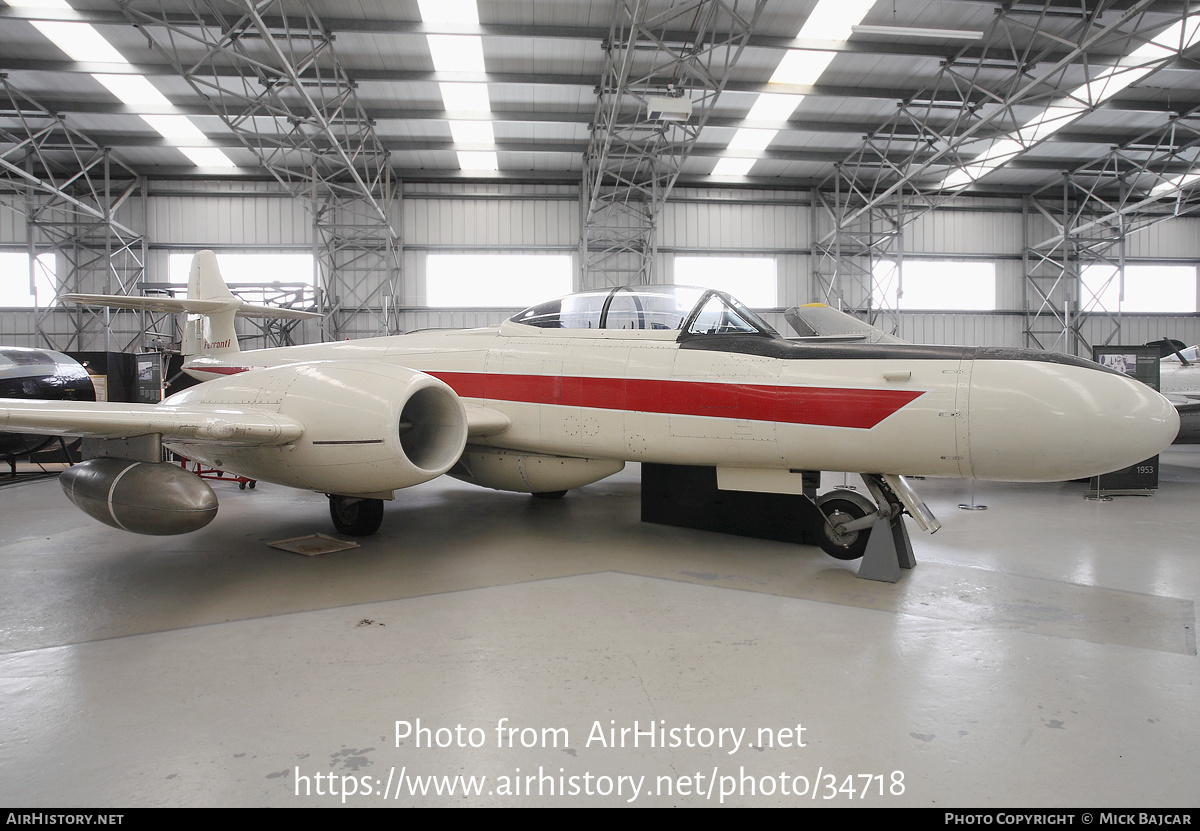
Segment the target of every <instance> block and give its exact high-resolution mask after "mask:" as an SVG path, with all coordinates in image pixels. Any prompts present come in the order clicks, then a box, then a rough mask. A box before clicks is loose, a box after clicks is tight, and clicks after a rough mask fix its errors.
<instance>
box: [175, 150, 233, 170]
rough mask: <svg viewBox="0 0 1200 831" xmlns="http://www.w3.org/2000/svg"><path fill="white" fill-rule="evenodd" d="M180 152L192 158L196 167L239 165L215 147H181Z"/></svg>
mask: <svg viewBox="0 0 1200 831" xmlns="http://www.w3.org/2000/svg"><path fill="white" fill-rule="evenodd" d="M179 152H180V153H182V154H183V155H185V156H187V157H188V158H189V159H191V160H192V164H194V165H196V167H237V165H235V164H234V163H233V160H232V159H230V158H229V157H228V156H226V155H225V154H224V153H222V152H221V151H220V150H218V149H217V148H215V147H180V148H179Z"/></svg>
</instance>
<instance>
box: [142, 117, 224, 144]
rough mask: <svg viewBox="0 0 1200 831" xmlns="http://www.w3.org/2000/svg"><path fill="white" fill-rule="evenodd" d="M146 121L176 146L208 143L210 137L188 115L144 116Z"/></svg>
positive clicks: (143, 118)
mask: <svg viewBox="0 0 1200 831" xmlns="http://www.w3.org/2000/svg"><path fill="white" fill-rule="evenodd" d="M142 121H145V122H146V123H147V124H149V125H150V126H151V127H153V128H154V129H155V131H156V132H157V133H158V134H159V135H160V136H162V137H163V138H165V139H167V140H169V141H173V142H175V143H176V144H187V143H189V142H196V141H199V142H200V143H201V144H203V143H204V142H206V141H208V136H206V135H204V133H203V131H201V129H200V128H199V127H197V126H196V125H195V124H193V123H192V120H191V119H190V118H188V117H187V116H186V115H143V116H142Z"/></svg>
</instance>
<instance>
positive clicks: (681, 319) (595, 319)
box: [509, 286, 779, 338]
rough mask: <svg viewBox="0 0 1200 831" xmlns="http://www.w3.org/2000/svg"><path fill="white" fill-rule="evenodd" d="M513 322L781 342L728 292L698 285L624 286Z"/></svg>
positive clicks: (555, 303) (549, 305) (538, 309)
mask: <svg viewBox="0 0 1200 831" xmlns="http://www.w3.org/2000/svg"><path fill="white" fill-rule="evenodd" d="M509 320H511V321H512V322H514V323H521V324H524V325H526V326H536V327H538V328H539V329H608V330H629V331H635V330H652V331H671V330H678V331H680V332H682V333H683V334H685V335H689V336H690V335H729V334H738V335H762V336H765V337H772V338H777V337H779V334H778V333H777V332H776V331H775V330H774V329H772V328H771V327H770V326H769V325H768V324H767V323H766V322H765V321H764V320H763V319H762V318H761V317H759V316H758V315H756V314H755V313H754V312H752V311H750V309H748V308H746V307H745V306H744V305H742V304H741V303H739V302H738V301H737V300H735V299H734V298H732V297H730V296H729V295H728V294H726V293H725V292H721V291H716V290H714V289H702V288H696V287H695V286H632V287H631V286H621V287H618V288H615V289H605V290H603V291H589V292H583V293H581V294H570V295H567V296H566V297H560V298H559V299H557V300H550V301H547V302H545V303H539V304H538V305H536V306H533V307H531V308H528V309H526V310H525V311H523V312H519V313H518V314H516V315H514V316H513V317H511V318H509Z"/></svg>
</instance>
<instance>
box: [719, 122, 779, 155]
mask: <svg viewBox="0 0 1200 831" xmlns="http://www.w3.org/2000/svg"><path fill="white" fill-rule="evenodd" d="M777 135H779V131H778V130H751V129H749V128H746V127H743V128H741V129H740V130H738V131H737V132H736V133H734V134H733V139H732V140H731V141H730V142H729V149H730V150H742V151H747V150H748V151H750V152H752V153H758V152H761V151H763V150H766V149H767V145H768V144H770V143H771V142H772V141H773V140H774V139H775V136H777Z"/></svg>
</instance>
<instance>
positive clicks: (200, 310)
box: [62, 251, 321, 356]
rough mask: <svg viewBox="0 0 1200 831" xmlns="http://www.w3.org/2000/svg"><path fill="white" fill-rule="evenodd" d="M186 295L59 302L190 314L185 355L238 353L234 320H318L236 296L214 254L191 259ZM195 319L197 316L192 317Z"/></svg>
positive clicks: (72, 296)
mask: <svg viewBox="0 0 1200 831" xmlns="http://www.w3.org/2000/svg"><path fill="white" fill-rule="evenodd" d="M187 293H188V296H187V297H186V298H175V297H135V296H127V295H123V294H121V295H112V294H64V295H63V296H62V299H63V300H65V301H67V302H69V303H78V304H79V305H81V306H107V307H108V308H110V309H140V310H143V311H149V312H165V313H168V314H178V313H186V314H187V315H189V318H188V322H187V327H186V328H185V330H184V335H183V354H184V355H187V356H192V355H205V354H213V355H219V354H222V353H227V352H238V351H239V349H238V341H237V332H236V331H235V330H234V327H233V319H234V318H235V317H265V318H276V319H287V320H297V319H304V318H314V317H320V316H321V314H320V312H306V311H301V310H300V309H284V308H281V307H279V306H259V305H256V304H254V303H247V302H245V301H244V300H242V299H241V298H239V297H237V296H235V295H234V294H233V292H231V291H230V290H229V287H228V286H227V285H225V280H224V279H222V277H221V269H220V268H219V267H218V266H217V255H216V254H214V253H213V252H211V251H200V252H197V253H196V255H195V256H194V257H192V268H191V271H190V272H189V274H188V292H187ZM193 316H197V317H193Z"/></svg>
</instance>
